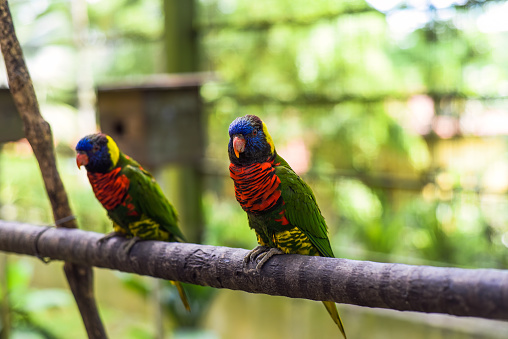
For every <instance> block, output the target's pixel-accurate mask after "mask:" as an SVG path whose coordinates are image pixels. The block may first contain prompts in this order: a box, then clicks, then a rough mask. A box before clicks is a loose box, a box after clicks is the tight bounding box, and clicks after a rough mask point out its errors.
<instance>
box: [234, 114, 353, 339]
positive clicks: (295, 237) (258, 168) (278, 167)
mask: <svg viewBox="0 0 508 339" xmlns="http://www.w3.org/2000/svg"><path fill="white" fill-rule="evenodd" d="M229 138H230V139H229V145H228V153H229V160H230V162H231V163H230V165H229V171H230V176H231V178H232V179H233V181H234V186H235V195H236V200H238V202H239V203H240V205H241V206H242V208H243V209H244V211H245V212H247V217H248V220H249V226H250V228H252V229H254V231H255V232H256V235H257V240H258V243H259V245H260V246H258V247H256V248H255V249H253V250H252V251H250V252H249V253H248V254H247V256H246V257H245V259H244V262H245V264H248V262H249V261H251V260H257V262H258V263H257V265H256V269H257V270H260V269H261V267H262V266H263V265H264V264H265V263H266V261H267V260H268V259H269V258H270V257H271V256H273V255H275V254H283V253H295V254H303V255H313V256H323V257H333V256H334V255H333V252H332V248H331V246H330V241H329V240H328V234H327V233H328V229H327V226H326V223H325V219H324V218H323V216H322V215H321V211H320V210H319V207H318V205H317V203H316V198H315V197H314V194H313V193H312V190H311V188H310V187H309V186H308V185H307V184H306V183H305V182H304V181H303V180H302V179H301V178H300V177H299V176H298V175H297V174H296V173H295V172H294V171H293V170H292V169H291V167H290V166H289V165H288V163H287V162H286V161H285V160H284V159H282V157H280V156H279V155H278V154H277V152H276V151H275V146H274V143H273V140H272V138H271V136H270V134H269V133H268V130H267V128H266V125H265V123H264V122H263V121H261V119H260V118H258V117H257V116H255V115H246V116H244V117H239V118H236V119H235V120H234V121H233V122H232V123H231V125H229ZM323 304H324V305H325V307H326V309H327V311H328V313H330V315H331V317H332V319H333V321H334V322H335V323H336V324H337V326H338V327H339V329H340V331H341V332H342V334H343V335H344V338H345V337H346V334H345V332H344V327H343V325H342V321H341V319H340V317H339V314H338V312H337V308H336V306H335V303H334V302H331V301H323Z"/></svg>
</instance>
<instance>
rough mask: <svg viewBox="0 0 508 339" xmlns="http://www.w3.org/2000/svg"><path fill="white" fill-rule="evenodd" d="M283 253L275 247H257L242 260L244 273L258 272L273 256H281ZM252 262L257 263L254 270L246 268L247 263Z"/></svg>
mask: <svg viewBox="0 0 508 339" xmlns="http://www.w3.org/2000/svg"><path fill="white" fill-rule="evenodd" d="M283 253H284V252H283V251H281V250H280V249H278V248H275V247H266V246H257V247H256V248H254V249H253V250H252V251H250V252H249V253H247V255H246V256H245V258H243V264H244V269H243V270H244V272H245V273H252V272H259V271H261V268H263V266H264V264H265V263H266V262H267V261H268V260H269V259H270V258H271V257H273V256H274V255H277V254H283ZM251 261H254V262H257V264H256V268H255V269H249V268H247V266H248V264H249V262H251Z"/></svg>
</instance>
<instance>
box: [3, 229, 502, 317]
mask: <svg viewBox="0 0 508 339" xmlns="http://www.w3.org/2000/svg"><path fill="white" fill-rule="evenodd" d="M41 232H43V233H41ZM102 236H103V235H102V234H98V233H93V232H85V231H82V230H77V229H56V228H49V229H48V228H45V227H40V226H33V225H28V224H20V223H12V222H5V221H0V251H6V252H14V253H19V254H27V255H34V254H35V253H36V252H35V250H34V249H35V247H37V248H38V250H39V252H40V254H42V255H43V256H47V257H50V258H52V259H55V260H66V261H70V262H73V263H77V264H81V265H91V266H97V267H103V268H109V269H114V270H119V271H124V272H131V273H137V274H141V275H149V276H153V277H157V278H162V279H168V280H179V281H183V282H188V283H193V284H197V285H204V286H211V287H216V288H228V289H232V290H242V291H246V292H250V293H264V294H270V295H281V296H287V297H292V298H305V299H312V300H332V301H335V302H339V303H346V304H353V305H359V306H367V307H378V308H389V309H393V310H399V311H417V312H428V313H448V314H452V315H458V316H473V317H482V318H490V319H502V320H508V271H504V270H494V269H459V268H445V267H431V266H411V265H402V264H384V263H375V262H369V261H355V260H347V259H335V258H323V257H309V256H301V255H277V256H274V257H273V258H271V259H270V260H269V261H268V262H267V264H266V265H265V266H264V267H263V269H262V271H261V272H260V273H245V272H244V271H243V266H242V265H243V261H242V260H243V257H244V256H245V254H246V253H247V251H246V250H244V249H237V248H228V247H215V246H207V245H196V244H180V243H166V242H159V241H144V242H138V243H137V244H136V245H134V247H133V248H132V250H131V252H130V255H129V258H126V257H123V256H122V254H121V253H122V251H121V248H122V246H123V245H124V243H125V241H127V240H125V239H122V238H112V239H110V240H109V241H107V242H106V243H104V244H102V245H100V246H99V245H98V244H97V240H98V239H99V238H100V237H102ZM37 239H38V240H37ZM36 240H37V243H36Z"/></svg>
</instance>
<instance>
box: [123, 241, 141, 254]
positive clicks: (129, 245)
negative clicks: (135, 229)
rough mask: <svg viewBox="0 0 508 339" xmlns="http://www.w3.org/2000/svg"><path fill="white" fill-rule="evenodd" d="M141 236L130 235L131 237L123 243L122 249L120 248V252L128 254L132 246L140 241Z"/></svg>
mask: <svg viewBox="0 0 508 339" xmlns="http://www.w3.org/2000/svg"><path fill="white" fill-rule="evenodd" d="M140 240H141V238H140V237H132V238H131V239H129V241H128V242H126V243H125V245H124V247H123V249H122V252H123V254H124V255H125V256H128V255H129V253H130V251H131V249H132V247H133V246H134V245H135V244H136V243H137V242H138V241H140Z"/></svg>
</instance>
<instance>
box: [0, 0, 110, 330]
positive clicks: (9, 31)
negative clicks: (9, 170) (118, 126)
mask: <svg viewBox="0 0 508 339" xmlns="http://www.w3.org/2000/svg"><path fill="white" fill-rule="evenodd" d="M0 47H1V49H2V54H3V56H4V60H5V67H6V68H7V77H8V80H9V88H10V91H11V93H12V97H13V99H14V103H15V105H16V108H17V110H18V112H19V114H20V116H21V118H22V119H23V125H24V130H25V136H26V138H27V139H28V142H30V145H31V146H32V149H33V151H34V154H35V157H36V158H37V161H38V162H39V167H40V170H41V173H42V178H43V181H44V185H45V187H46V192H47V194H48V197H49V201H50V203H51V207H52V210H53V217H54V219H55V224H56V225H57V226H62V227H69V228H77V223H76V220H75V218H74V217H73V216H72V211H71V208H70V206H69V201H68V198H67V193H66V192H65V189H64V186H63V183H62V180H61V178H60V174H59V173H58V170H57V167H56V160H55V151H54V148H53V135H52V133H51V128H50V126H49V124H48V123H47V121H46V120H44V118H43V117H42V116H41V113H40V110H39V103H38V102H37V97H36V95H35V90H34V87H33V84H32V79H31V78H30V74H29V72H28V68H27V67H26V64H25V59H24V57H23V51H22V49H21V46H20V44H19V41H18V39H17V37H16V32H15V30H14V24H13V22H12V16H11V13H10V10H9V5H8V3H7V0H0ZM64 271H65V275H66V277H67V280H68V282H69V286H70V288H71V290H72V293H73V295H74V298H75V299H76V303H77V304H78V308H79V311H80V312H81V316H82V317H83V322H84V324H85V328H86V330H87V333H88V337H89V338H106V332H105V329H104V326H103V325H102V322H101V320H100V317H99V312H98V310H97V306H96V304H95V299H94V291H93V272H92V269H91V268H90V267H87V266H78V265H76V264H71V263H67V262H66V263H65V265H64Z"/></svg>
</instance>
